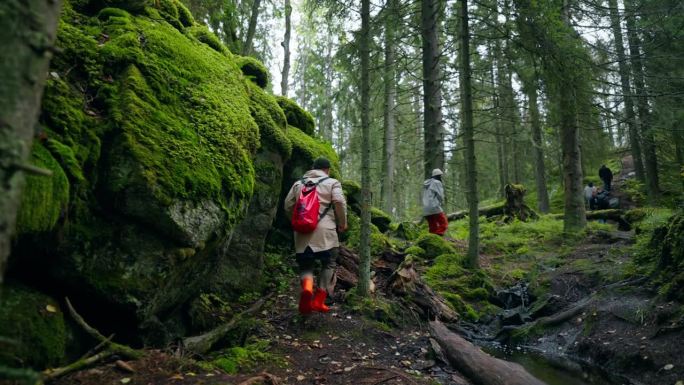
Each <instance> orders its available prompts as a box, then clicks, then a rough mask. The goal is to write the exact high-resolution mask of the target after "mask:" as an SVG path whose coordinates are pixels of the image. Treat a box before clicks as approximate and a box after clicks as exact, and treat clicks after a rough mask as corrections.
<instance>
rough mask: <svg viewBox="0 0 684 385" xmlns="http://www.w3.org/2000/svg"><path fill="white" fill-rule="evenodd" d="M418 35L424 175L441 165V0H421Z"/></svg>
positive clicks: (442, 142) (442, 144) (442, 135)
mask: <svg viewBox="0 0 684 385" xmlns="http://www.w3.org/2000/svg"><path fill="white" fill-rule="evenodd" d="M421 4H422V7H421V27H422V28H421V35H422V41H423V93H424V101H423V106H424V107H423V114H424V115H423V119H424V124H423V127H424V137H425V143H424V147H425V153H424V159H425V165H424V167H425V177H426V178H429V177H430V175H431V172H432V170H433V169H435V168H439V169H442V170H443V169H444V128H443V126H442V125H443V122H442V87H441V78H442V74H441V72H442V71H441V67H440V64H439V58H440V56H441V54H442V52H441V51H440V47H439V14H440V0H421Z"/></svg>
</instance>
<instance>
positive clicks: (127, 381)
mask: <svg viewBox="0 0 684 385" xmlns="http://www.w3.org/2000/svg"><path fill="white" fill-rule="evenodd" d="M120 382H121V383H122V384H128V383H129V382H131V379H130V378H128V377H124V378H122V379H121V381H120Z"/></svg>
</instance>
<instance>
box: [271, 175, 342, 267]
mask: <svg viewBox="0 0 684 385" xmlns="http://www.w3.org/2000/svg"><path fill="white" fill-rule="evenodd" d="M325 177H328V175H327V174H326V173H325V172H323V171H322V170H309V171H307V172H306V174H304V177H303V178H304V179H305V180H306V181H309V180H310V181H312V182H314V183H315V182H317V181H318V180H319V179H321V178H325ZM301 188H302V182H301V180H299V181H297V182H295V184H294V185H292V188H291V189H290V192H288V193H287V197H285V203H284V208H285V212H286V213H287V215H288V218H291V217H292V210H293V209H294V205H295V203H297V198H299V192H300V190H301ZM316 190H317V191H316V192H317V193H318V200H319V202H320V204H321V205H320V212H319V215H320V214H322V213H323V211H324V210H325V209H326V208H327V207H329V206H330V209H329V210H328V212H327V213H326V214H325V216H323V218H321V220H320V221H319V222H318V226H316V230H314V231H313V232H312V233H308V234H302V233H298V232H296V231H295V233H294V238H295V252H296V253H303V252H304V250H305V249H306V247H307V246H309V247H311V250H313V251H314V252H315V253H317V252H319V251H325V250H330V249H332V248H333V247H339V246H340V241H339V239H338V238H337V223H336V222H335V208H334V207H332V203H333V202H341V203H342V205H343V206H344V215H345V216H346V215H347V202H346V200H345V199H344V194H343V193H342V184H341V183H340V182H339V181H338V180H337V179H333V178H328V179H326V180H324V181H323V182H321V184H319V185H318V186H317V187H316Z"/></svg>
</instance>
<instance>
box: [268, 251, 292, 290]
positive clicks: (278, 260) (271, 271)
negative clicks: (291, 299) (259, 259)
mask: <svg viewBox="0 0 684 385" xmlns="http://www.w3.org/2000/svg"><path fill="white" fill-rule="evenodd" d="M286 258H289V255H288V256H285V255H282V254H279V253H265V254H264V275H265V276H264V279H265V280H266V282H267V285H268V287H269V291H275V292H278V293H282V292H286V291H287V290H289V288H290V281H291V280H292V277H294V276H295V272H294V270H292V264H291V263H287V259H286Z"/></svg>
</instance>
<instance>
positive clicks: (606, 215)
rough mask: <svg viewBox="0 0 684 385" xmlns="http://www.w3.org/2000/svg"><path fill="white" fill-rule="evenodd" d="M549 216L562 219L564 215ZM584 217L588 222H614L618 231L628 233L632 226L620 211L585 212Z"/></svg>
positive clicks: (623, 212) (622, 211)
mask: <svg viewBox="0 0 684 385" xmlns="http://www.w3.org/2000/svg"><path fill="white" fill-rule="evenodd" d="M549 216H550V217H551V218H553V219H563V218H564V216H565V214H551V215H549ZM586 217H587V220H589V221H591V220H598V219H603V220H610V221H615V222H617V224H618V229H619V230H623V231H629V230H631V229H632V225H631V224H630V223H629V221H628V220H627V219H626V218H625V211H624V210H621V209H607V210H594V211H587V212H586Z"/></svg>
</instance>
